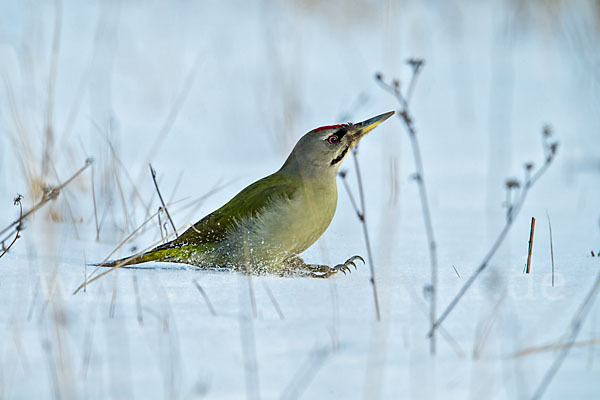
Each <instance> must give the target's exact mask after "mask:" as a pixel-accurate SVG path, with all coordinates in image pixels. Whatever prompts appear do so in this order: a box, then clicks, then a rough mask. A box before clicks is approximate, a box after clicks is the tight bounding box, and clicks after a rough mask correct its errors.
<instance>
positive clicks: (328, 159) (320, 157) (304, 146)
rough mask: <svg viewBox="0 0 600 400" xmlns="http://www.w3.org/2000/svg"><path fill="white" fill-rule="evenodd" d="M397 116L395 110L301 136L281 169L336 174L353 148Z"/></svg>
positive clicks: (309, 173) (324, 127)
mask: <svg viewBox="0 0 600 400" xmlns="http://www.w3.org/2000/svg"><path fill="white" fill-rule="evenodd" d="M392 115H394V111H390V112H387V113H385V114H381V115H378V116H376V117H373V118H369V119H368V120H366V121H363V122H359V123H355V124H353V123H350V122H349V123H347V124H341V125H327V126H322V127H320V128H316V129H313V130H312V131H310V132H308V133H307V134H306V135H304V136H302V138H300V140H299V141H298V143H296V146H295V147H294V150H292V153H291V154H290V155H289V157H288V159H287V160H286V162H285V164H284V165H283V167H282V169H288V170H290V169H291V170H297V169H299V170H300V171H299V172H301V173H302V174H303V175H311V174H312V173H316V174H325V173H327V172H331V173H333V175H334V176H335V174H336V173H337V170H338V168H339V167H340V165H341V163H342V161H343V160H344V158H345V157H346V156H347V155H348V153H349V152H350V150H352V148H353V147H354V146H356V144H357V143H358V142H359V141H360V139H362V138H363V137H364V136H365V135H366V134H367V133H368V132H369V131H371V130H372V129H373V128H375V127H376V126H377V125H379V124H380V123H382V122H383V121H385V120H386V119H388V118H389V117H391V116H392Z"/></svg>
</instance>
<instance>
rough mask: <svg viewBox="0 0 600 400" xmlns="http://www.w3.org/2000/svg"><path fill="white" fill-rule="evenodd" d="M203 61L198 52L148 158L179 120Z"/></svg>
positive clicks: (153, 153)
mask: <svg viewBox="0 0 600 400" xmlns="http://www.w3.org/2000/svg"><path fill="white" fill-rule="evenodd" d="M201 61H202V53H201V52H198V55H197V56H196V60H195V61H194V64H193V65H192V66H191V68H190V71H189V73H188V75H187V76H186V78H185V80H184V82H183V85H182V86H181V90H180V92H179V93H178V94H177V97H176V98H175V101H174V102H173V106H172V107H171V109H170V110H169V114H168V115H167V118H166V119H165V122H164V124H163V126H162V127H161V129H160V132H159V133H158V135H157V136H156V139H155V141H154V144H153V145H152V148H151V150H150V152H149V153H148V158H147V160H150V159H151V157H152V156H154V155H155V154H156V153H158V150H159V148H160V145H161V144H162V142H163V140H165V138H166V137H167V136H168V134H169V133H170V132H171V127H172V126H173V124H174V123H175V121H176V120H177V117H178V116H179V112H180V111H181V109H182V108H183V104H184V103H185V101H186V99H187V96H188V94H189V92H190V89H191V88H192V87H193V86H194V80H195V79H196V74H197V72H198V67H199V66H200V64H201Z"/></svg>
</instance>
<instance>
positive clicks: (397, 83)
mask: <svg viewBox="0 0 600 400" xmlns="http://www.w3.org/2000/svg"><path fill="white" fill-rule="evenodd" d="M392 85H394V87H395V88H396V89H399V88H400V81H399V80H398V79H394V81H393V82H392Z"/></svg>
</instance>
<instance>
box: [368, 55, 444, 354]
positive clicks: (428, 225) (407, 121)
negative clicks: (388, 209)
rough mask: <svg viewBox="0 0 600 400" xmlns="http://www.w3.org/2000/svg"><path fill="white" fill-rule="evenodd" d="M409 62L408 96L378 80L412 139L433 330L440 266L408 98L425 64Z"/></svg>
mask: <svg viewBox="0 0 600 400" xmlns="http://www.w3.org/2000/svg"><path fill="white" fill-rule="evenodd" d="M409 64H410V65H411V66H412V76H411V79H410V83H409V86H408V91H407V95H406V97H405V96H403V95H402V93H401V92H400V85H399V84H397V85H388V84H386V83H385V82H383V80H382V78H381V76H378V79H377V82H379V84H380V85H381V86H382V87H383V88H384V89H385V90H387V91H388V92H390V93H392V94H393V95H394V96H395V97H396V99H397V100H398V102H399V103H400V107H401V110H400V112H399V113H398V114H397V115H398V117H399V118H400V119H401V120H402V121H403V122H404V126H405V127H406V131H407V133H408V137H409V139H410V144H411V149H412V153H413V160H414V163H415V170H416V173H415V181H416V182H417V184H418V187H419V197H420V200H421V209H422V211H423V222H424V224H425V232H426V234H427V241H428V243H429V261H430V267H431V284H430V287H429V289H430V290H429V295H430V300H431V301H430V312H429V319H430V322H431V327H432V329H431V330H432V331H433V330H434V329H433V326H434V324H435V319H436V313H437V311H436V307H437V275H438V266H437V244H436V241H435V236H434V234H433V222H432V220H431V211H430V209H429V199H428V196H427V188H426V186H425V174H424V168H423V160H422V157H421V149H420V146H419V141H418V139H417V132H416V130H415V127H414V124H413V119H412V116H411V115H410V112H409V108H408V99H409V98H410V97H409V96H411V95H412V92H413V90H414V87H415V83H416V81H417V78H418V76H419V72H420V71H421V67H422V65H423V62H422V61H419V60H410V61H409ZM429 337H430V339H431V341H430V348H429V350H430V353H431V354H435V335H433V334H431V335H430V336H429Z"/></svg>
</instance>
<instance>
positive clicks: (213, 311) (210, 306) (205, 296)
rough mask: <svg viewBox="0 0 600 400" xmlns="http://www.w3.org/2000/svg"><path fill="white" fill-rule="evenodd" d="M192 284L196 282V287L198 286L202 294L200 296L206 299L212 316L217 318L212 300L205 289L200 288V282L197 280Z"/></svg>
mask: <svg viewBox="0 0 600 400" xmlns="http://www.w3.org/2000/svg"><path fill="white" fill-rule="evenodd" d="M192 282H194V286H196V289H198V291H199V292H200V294H201V295H202V297H203V298H204V301H205V302H206V306H207V307H208V310H209V311H210V313H211V314H212V316H213V317H216V316H217V312H216V311H215V308H214V307H213V305H212V303H211V301H210V299H209V298H208V295H207V294H206V292H205V291H204V289H203V288H202V286H200V284H199V283H198V281H197V280H195V279H194V280H193V281H192Z"/></svg>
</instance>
